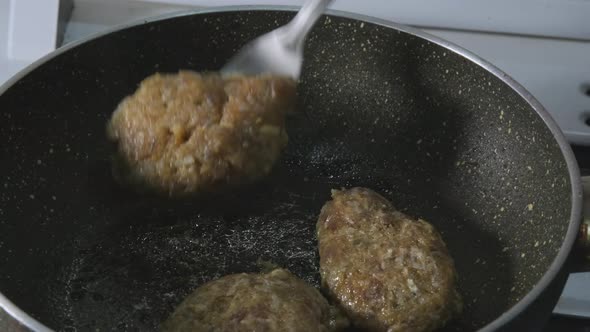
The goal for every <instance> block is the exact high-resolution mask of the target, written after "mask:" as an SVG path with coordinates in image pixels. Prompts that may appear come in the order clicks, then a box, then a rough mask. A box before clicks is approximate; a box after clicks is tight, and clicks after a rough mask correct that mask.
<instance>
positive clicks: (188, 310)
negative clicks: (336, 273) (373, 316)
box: [162, 269, 348, 332]
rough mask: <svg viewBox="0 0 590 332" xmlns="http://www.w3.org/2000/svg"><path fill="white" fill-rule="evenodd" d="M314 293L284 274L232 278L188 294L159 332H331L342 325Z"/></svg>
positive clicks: (308, 287) (316, 291) (223, 278)
mask: <svg viewBox="0 0 590 332" xmlns="http://www.w3.org/2000/svg"><path fill="white" fill-rule="evenodd" d="M343 317H344V316H342V315H340V314H339V311H338V309H336V308H334V307H331V306H330V305H329V304H328V302H327V301H326V299H325V298H324V297H323V296H322V295H321V294H320V292H319V291H318V290H317V289H315V288H313V287H312V286H310V285H308V284H307V283H305V282H304V281H303V280H301V279H299V278H297V277H295V276H294V275H292V274H291V273H290V272H289V271H287V270H284V269H276V270H274V271H272V272H270V273H267V274H246V273H242V274H233V275H229V276H225V277H222V278H220V279H217V280H214V281H211V282H209V283H206V284H205V285H203V286H201V287H199V288H197V290H195V291H194V292H193V293H192V294H190V295H189V296H188V297H187V298H186V299H185V300H184V301H183V302H182V303H181V304H180V305H179V306H178V308H176V310H175V311H174V313H173V314H172V315H171V316H170V317H169V318H168V320H166V322H164V324H163V326H162V330H163V331H165V332H167V331H170V332H172V331H174V332H183V331H187V332H188V331H220V332H221V331H227V332H230V331H236V332H240V331H268V332H271V331H292V332H299V331H300V332H319V331H334V330H337V329H339V328H342V327H345V326H346V325H348V321H347V320H346V318H343Z"/></svg>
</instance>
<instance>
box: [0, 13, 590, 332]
mask: <svg viewBox="0 0 590 332" xmlns="http://www.w3.org/2000/svg"><path fill="white" fill-rule="evenodd" d="M298 9H299V7H294V6H277V5H237V6H219V7H209V8H204V9H203V8H201V9H194V10H185V11H180V12H172V13H168V14H164V15H159V16H154V17H150V18H147V19H141V20H138V21H135V22H131V23H126V24H121V25H117V26H115V27H113V28H110V29H107V30H104V31H101V32H98V33H95V34H92V35H90V36H87V37H85V38H82V39H80V40H77V41H75V42H72V43H69V44H67V45H65V46H63V47H61V48H58V49H57V50H55V51H53V52H50V53H48V54H46V55H45V56H43V57H41V58H40V59H38V60H37V61H35V62H33V63H32V64H30V65H28V66H26V67H25V68H23V69H22V70H20V71H19V72H18V73H16V74H15V75H13V76H12V77H11V78H10V79H9V80H8V81H6V82H5V83H4V84H2V85H0V95H2V94H4V92H6V91H7V90H8V89H9V88H10V87H11V86H13V85H14V84H15V83H16V82H18V81H19V80H21V79H22V78H23V77H24V76H26V75H27V74H28V73H30V72H32V71H33V70H35V69H37V68H38V67H40V66H41V65H43V64H44V63H46V62H48V61H49V60H51V59H53V58H55V57H57V56H59V55H60V54H62V53H64V52H67V51H69V50H70V49H73V48H75V47H77V46H79V45H81V44H84V43H86V42H89V41H92V40H94V39H97V38H100V37H103V36H106V35H108V34H111V33H114V32H117V31H121V30H125V29H127V28H132V27H136V26H140V25H143V24H147V23H152V22H158V21H165V20H169V19H174V18H177V17H185V16H192V15H201V14H214V13H223V12H240V11H295V10H298ZM326 15H332V16H337V17H344V18H349V19H354V20H357V21H360V22H366V23H370V24H376V25H380V26H383V27H386V28H391V29H393V30H397V31H401V32H404V33H407V34H409V35H412V36H415V37H418V38H421V39H425V40H427V41H429V42H432V43H434V44H436V45H439V46H441V47H444V48H445V49H447V50H449V51H451V52H454V53H456V54H458V55H460V56H462V57H464V58H466V59H468V60H470V61H471V62H473V63H475V64H476V65H478V66H480V67H482V68H483V69H485V70H486V71H488V72H490V73H491V74H493V75H494V76H496V77H497V78H499V79H500V80H501V81H502V82H504V83H505V84H507V85H508V86H509V87H511V88H512V89H513V90H514V91H516V93H518V95H519V96H521V97H522V98H523V99H524V100H525V101H526V102H527V103H528V104H529V105H530V106H531V107H532V108H533V110H534V111H535V112H536V113H537V114H538V115H539V116H540V117H541V119H542V120H543V122H544V123H545V125H546V126H547V128H548V129H549V130H550V132H551V133H552V134H553V137H554V138H555V140H556V141H557V144H558V146H559V148H560V150H561V153H562V155H563V157H564V159H565V162H566V165H567V168H568V173H569V180H570V186H571V210H570V220H569V226H568V229H567V232H566V235H565V239H564V241H563V242H562V244H561V247H560V249H559V251H558V252H557V255H556V256H555V258H554V259H553V261H552V262H551V264H550V265H549V268H548V269H547V271H545V273H544V274H543V276H542V277H541V278H540V279H539V281H538V282H537V283H536V284H535V285H534V286H533V287H532V288H531V290H530V291H529V292H528V293H527V294H526V295H525V296H524V297H523V298H522V299H520V300H519V301H518V302H517V303H516V304H514V305H513V306H512V307H511V308H510V309H508V310H507V311H505V312H504V313H503V314H501V315H500V316H498V317H497V318H495V319H494V320H493V321H491V322H489V323H488V324H486V325H485V326H483V327H482V328H480V329H479V331H482V332H487V331H494V330H497V329H499V328H501V327H502V326H503V325H505V324H506V323H507V322H509V321H511V320H512V319H514V318H516V317H517V316H518V315H520V314H521V313H522V312H523V311H524V310H525V309H526V308H527V307H528V306H529V305H530V304H531V303H532V302H533V301H535V300H536V299H537V298H538V297H539V296H540V295H541V293H542V292H543V291H544V290H545V288H547V287H548V286H549V285H550V284H551V282H553V280H554V279H555V278H556V277H557V275H558V273H559V272H560V271H561V270H562V268H563V266H564V264H565V262H566V260H567V258H568V256H569V253H570V251H571V250H572V248H573V246H574V243H575V240H576V238H577V235H578V231H579V228H580V222H581V220H582V199H583V198H582V197H583V190H582V183H581V176H580V170H579V167H578V164H577V162H576V159H575V156H574V153H573V151H572V149H571V146H570V145H569V143H568V142H567V140H566V138H565V136H564V134H563V132H562V131H561V129H560V128H559V126H558V125H557V123H556V122H555V120H554V119H553V118H552V117H551V115H550V114H549V112H548V111H547V110H546V109H545V108H544V107H543V106H542V105H541V103H540V102H539V101H538V100H537V99H536V98H535V97H534V96H533V95H532V94H531V93H530V92H528V91H527V90H526V89H525V88H524V87H523V86H522V85H521V84H520V83H518V82H517V81H516V80H514V79H513V78H512V77H510V76H509V75H508V74H506V73H504V72H503V71H502V70H501V69H499V68H498V67H496V66H494V65H493V64H491V63H490V62H488V61H487V60H484V59H483V58H481V57H479V56H478V55H476V54H474V53H472V52H470V51H468V50H466V49H465V48H463V47H461V46H458V45H456V44H454V43H452V42H449V41H446V40H444V39H442V38H440V37H437V36H434V35H431V34H429V33H427V32H425V31H423V30H421V29H418V28H414V27H410V26H407V25H403V24H399V23H394V22H391V21H388V20H384V19H380V18H376V17H372V16H367V15H362V14H357V13H351V12H345V11H339V10H327V11H326ZM0 308H3V309H4V310H5V311H6V312H7V313H8V314H9V315H11V316H12V317H13V318H15V319H16V320H18V321H19V322H20V323H21V324H23V325H25V326H26V327H28V328H30V329H31V330H33V331H42V332H45V331H52V330H51V329H50V328H48V327H47V326H45V325H44V324H43V323H41V322H39V321H38V320H36V319H35V318H33V317H31V316H30V315H28V314H27V313H26V312H24V311H23V310H22V309H20V308H19V307H18V306H16V305H15V304H14V303H13V302H12V301H10V300H9V299H8V298H7V297H6V296H4V295H3V294H2V292H1V291H0Z"/></svg>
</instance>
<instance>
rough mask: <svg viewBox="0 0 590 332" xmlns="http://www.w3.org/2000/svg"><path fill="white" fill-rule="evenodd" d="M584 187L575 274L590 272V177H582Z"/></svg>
mask: <svg viewBox="0 0 590 332" xmlns="http://www.w3.org/2000/svg"><path fill="white" fill-rule="evenodd" d="M582 185H583V187H584V207H583V210H582V223H581V225H580V233H579V234H578V241H577V243H576V246H577V248H576V250H574V252H573V254H572V256H573V257H572V260H573V269H574V271H573V272H590V176H583V177H582Z"/></svg>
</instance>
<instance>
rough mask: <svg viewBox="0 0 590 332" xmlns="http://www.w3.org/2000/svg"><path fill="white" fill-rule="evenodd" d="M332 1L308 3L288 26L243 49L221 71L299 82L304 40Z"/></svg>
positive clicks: (265, 35) (320, 0)
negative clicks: (297, 80) (275, 77)
mask: <svg viewBox="0 0 590 332" xmlns="http://www.w3.org/2000/svg"><path fill="white" fill-rule="evenodd" d="M330 2H331V0H308V1H307V2H305V3H304V4H303V7H301V9H300V10H299V12H298V13H297V15H296V16H295V17H294V18H293V20H291V21H290V22H289V23H287V24H286V25H284V26H282V27H280V28H278V29H275V30H273V31H271V32H269V33H266V34H264V35H262V36H260V37H258V38H256V39H254V40H253V41H251V42H249V43H248V44H247V45H246V46H244V47H243V48H242V49H241V50H240V51H239V52H238V53H237V54H236V55H234V56H233V57H232V58H231V59H230V61H229V62H228V63H227V64H226V65H225V66H224V67H223V68H222V69H221V73H222V74H224V75H227V74H232V73H240V74H247V75H256V74H263V73H272V74H277V75H281V76H287V77H291V78H294V79H298V78H299V76H300V74H301V66H302V63H303V46H304V42H305V37H306V36H307V34H308V33H309V31H310V30H311V28H312V27H313V25H314V24H315V23H316V21H317V20H318V19H319V17H320V16H321V15H322V13H323V12H324V10H325V9H326V7H327V6H328V4H329V3H330Z"/></svg>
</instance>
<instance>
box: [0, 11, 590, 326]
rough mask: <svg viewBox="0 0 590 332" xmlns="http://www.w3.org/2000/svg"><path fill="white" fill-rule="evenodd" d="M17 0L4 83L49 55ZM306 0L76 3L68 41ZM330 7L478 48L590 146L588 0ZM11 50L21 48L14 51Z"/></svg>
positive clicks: (47, 31)
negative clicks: (25, 31)
mask: <svg viewBox="0 0 590 332" xmlns="http://www.w3.org/2000/svg"><path fill="white" fill-rule="evenodd" d="M16 1H25V2H31V1H33V2H34V1H35V0H0V84H1V83H2V82H4V81H6V80H7V79H9V78H10V77H11V76H12V75H13V74H14V73H16V72H17V71H18V70H20V69H22V68H24V67H25V66H26V65H28V64H30V63H32V62H33V61H35V60H36V59H38V58H39V57H40V56H41V55H42V53H44V52H43V50H40V49H32V48H31V47H30V45H27V44H28V43H31V40H22V39H19V40H13V39H11V38H12V37H11V36H13V35H14V34H12V33H11V31H12V30H11V29H12V28H13V27H15V26H20V27H22V26H23V20H24V22H25V23H26V22H30V16H29V15H28V11H27V9H26V8H25V9H24V10H23V7H26V6H23V5H19V6H18V8H17V9H19V10H18V12H16V13H15V12H14V9H15V8H16V7H15V6H14V3H15V2H16ZM37 1H54V0H37ZM301 2H302V1H301V0H274V1H273V0H269V1H265V0H253V1H250V0H241V1H240V0H74V6H75V7H74V11H73V12H72V16H71V19H70V20H69V23H68V25H67V26H66V31H65V36H64V38H65V39H64V42H65V43H68V42H72V41H75V40H79V39H80V38H85V37H87V36H89V35H92V34H95V33H98V32H101V31H104V30H106V29H110V28H112V27H114V26H116V25H119V24H124V23H130V22H134V21H137V20H140V19H143V18H147V17H153V16H157V15H162V14H166V13H172V12H178V11H182V10H187V9H190V8H197V7H209V6H214V5H215V6H221V5H250V4H275V5H300V4H301ZM45 5H46V6H48V8H51V7H50V6H49V5H48V3H45ZM31 8H36V9H31V10H37V9H38V8H37V7H31ZM331 8H333V9H338V10H346V11H352V12H358V13H362V14H365V15H370V16H375V17H379V18H383V19H388V20H392V21H395V22H399V23H404V24H409V25H413V26H417V27H420V28H423V29H425V30H426V31H428V32H430V33H432V34H434V35H437V36H440V37H442V38H444V39H447V40H449V41H451V42H454V43H456V44H458V45H460V46H462V47H464V48H466V49H468V50H470V51H472V52H474V53H476V54H477V55H479V56H481V57H483V58H484V59H486V60H488V61H490V62H491V63H493V64H495V65H496V66H498V67H499V68H500V69H502V70H504V71H505V72H507V73H508V74H509V75H510V76H512V77H514V78H515V79H516V80H517V81H519V82H520V83H521V84H523V85H524V86H525V87H526V88H527V89H528V90H529V91H530V92H531V93H532V94H533V95H534V96H535V97H537V98H538V99H539V101H540V102H541V103H542V104H543V105H544V106H545V107H546V108H547V109H548V111H549V112H550V113H551V114H552V115H553V117H554V118H555V120H556V121H557V122H558V124H559V125H560V127H561V128H562V130H563V131H564V132H565V134H566V136H567V137H568V139H569V140H570V141H571V142H574V143H579V144H587V145H590V125H587V124H586V123H585V121H586V119H588V118H589V117H590V0H520V1H512V0H496V1H488V0H437V1H432V0H396V1H389V0H362V1H360V0H335V1H334V2H333V3H332V6H331ZM48 15H49V14H48ZM31 24H32V25H31V29H32V31H34V33H33V36H34V37H35V38H34V39H35V40H52V37H53V38H54V37H55V33H56V31H55V27H54V25H52V24H51V22H49V23H48V22H46V26H43V25H42V24H41V23H40V22H36V24H34V23H32V22H31ZM21 32H22V31H21ZM52 34H53V35H52ZM14 43H19V44H18V45H14ZM46 46H47V45H45V47H46ZM11 49H12V50H14V49H18V50H21V51H22V52H18V54H14V52H12V53H11V52H9V51H10V50H11ZM47 51H48V50H47ZM589 278H590V274H587V273H586V274H581V273H580V274H572V275H571V276H570V280H569V281H568V284H567V285H566V289H565V291H564V293H563V295H562V297H561V299H560V302H559V303H558V305H557V307H556V308H555V312H556V313H559V314H564V315H582V316H584V315H585V316H587V317H590V293H589V292H588V290H590V279H589Z"/></svg>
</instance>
